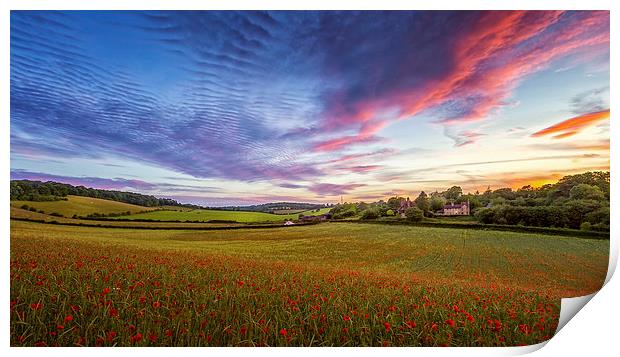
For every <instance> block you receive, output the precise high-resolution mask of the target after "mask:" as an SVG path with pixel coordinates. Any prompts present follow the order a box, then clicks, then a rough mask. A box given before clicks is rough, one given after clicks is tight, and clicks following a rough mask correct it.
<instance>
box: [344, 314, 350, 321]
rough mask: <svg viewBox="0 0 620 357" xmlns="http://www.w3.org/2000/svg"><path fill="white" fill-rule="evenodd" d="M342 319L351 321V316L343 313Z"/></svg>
mask: <svg viewBox="0 0 620 357" xmlns="http://www.w3.org/2000/svg"><path fill="white" fill-rule="evenodd" d="M342 319H343V320H345V321H351V317H349V315H344V316H343V317H342Z"/></svg>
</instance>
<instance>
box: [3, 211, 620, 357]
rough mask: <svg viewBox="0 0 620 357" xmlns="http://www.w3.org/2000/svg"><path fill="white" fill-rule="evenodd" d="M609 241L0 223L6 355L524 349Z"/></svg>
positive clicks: (598, 268)
mask: <svg viewBox="0 0 620 357" xmlns="http://www.w3.org/2000/svg"><path fill="white" fill-rule="evenodd" d="M608 251H609V241H607V240H587V239H579V238H574V237H561V236H554V237H550V236H539V235H534V234H523V233H513V232H496V231H470V230H462V229H444V228H426V227H409V226H382V225H371V224H346V223H339V224H334V223H326V224H320V225H314V226H304V227H290V228H282V229H255V230H249V229H248V230H237V231H209V232H196V231H183V230H168V231H157V230H155V231H147V230H139V229H136V230H131V229H110V228H108V229H103V228H85V227H67V226H55V225H46V224H39V223H28V222H17V221H12V222H11V251H10V254H11V337H10V339H11V345H13V346H22V345H25V346H32V345H50V346H53V345H61V346H72V345H89V346H95V345H100V346H113V345H119V346H162V345H165V346H256V345H259V346H265V345H269V346H300V345H302V346H310V345H312V346H332V345H336V346H440V345H452V346H494V345H519V344H531V343H538V342H540V341H544V340H546V339H548V338H550V337H551V336H552V335H553V333H554V331H555V327H556V326H557V322H558V317H559V304H560V300H559V299H560V298H561V297H570V296H580V295H585V294H589V293H592V292H594V291H596V290H598V289H599V288H600V287H601V285H602V283H603V281H604V278H605V274H606V271H607V263H608Z"/></svg>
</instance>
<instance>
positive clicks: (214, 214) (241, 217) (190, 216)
mask: <svg viewBox="0 0 620 357" xmlns="http://www.w3.org/2000/svg"><path fill="white" fill-rule="evenodd" d="M329 210H330V208H322V209H320V210H319V211H316V212H315V211H304V212H303V214H304V215H307V216H316V215H320V214H324V213H327V212H329ZM298 217H299V213H295V214H271V213H264V212H245V211H220V210H209V209H200V210H193V211H183V212H180V211H154V212H147V213H139V214H133V215H130V216H123V217H118V218H120V219H151V220H154V221H203V222H206V221H210V220H223V221H236V222H242V223H255V222H284V221H285V220H296V219H297V218H298Z"/></svg>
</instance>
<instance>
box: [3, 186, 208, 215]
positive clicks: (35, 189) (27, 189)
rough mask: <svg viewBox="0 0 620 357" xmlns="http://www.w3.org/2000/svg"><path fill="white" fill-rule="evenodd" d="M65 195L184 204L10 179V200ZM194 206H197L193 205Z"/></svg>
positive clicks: (143, 203) (53, 198)
mask: <svg viewBox="0 0 620 357" xmlns="http://www.w3.org/2000/svg"><path fill="white" fill-rule="evenodd" d="M67 195H73V196H85V197H93V198H101V199H105V200H112V201H118V202H124V203H130V204H134V205H138V206H144V207H158V206H183V207H194V206H193V205H184V204H180V203H179V202H177V201H175V200H173V199H170V198H157V197H155V196H150V195H143V194H140V193H134V192H124V191H111V190H101V189H96V188H88V187H84V186H73V185H69V184H66V183H60V182H53V181H47V182H41V181H30V180H12V181H11V200H20V201H59V200H66V196H67ZM195 207H196V208H197V207H198V206H195Z"/></svg>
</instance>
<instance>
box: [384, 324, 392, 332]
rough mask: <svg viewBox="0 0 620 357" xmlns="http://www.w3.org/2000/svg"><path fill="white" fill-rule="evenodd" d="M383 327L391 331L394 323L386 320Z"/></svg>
mask: <svg viewBox="0 0 620 357" xmlns="http://www.w3.org/2000/svg"><path fill="white" fill-rule="evenodd" d="M383 327H385V331H387V332H390V330H391V329H392V325H390V323H389V322H384V323H383Z"/></svg>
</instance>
